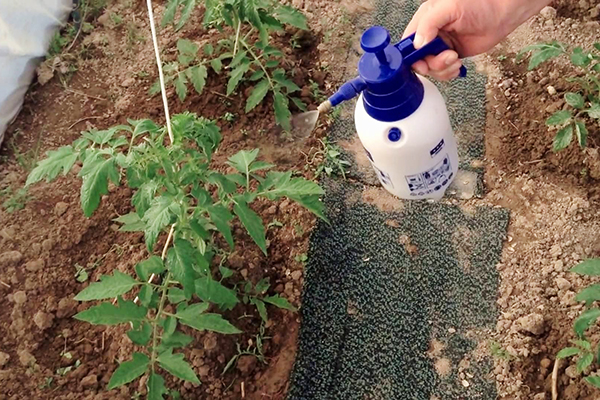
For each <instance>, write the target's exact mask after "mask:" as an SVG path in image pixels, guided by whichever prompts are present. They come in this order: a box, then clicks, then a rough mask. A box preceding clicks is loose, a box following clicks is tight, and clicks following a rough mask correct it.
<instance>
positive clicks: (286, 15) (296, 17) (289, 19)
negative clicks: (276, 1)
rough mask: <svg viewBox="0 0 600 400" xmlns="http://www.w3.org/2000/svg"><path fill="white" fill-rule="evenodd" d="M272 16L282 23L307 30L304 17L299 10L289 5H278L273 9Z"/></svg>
mask: <svg viewBox="0 0 600 400" xmlns="http://www.w3.org/2000/svg"><path fill="white" fill-rule="evenodd" d="M273 16H274V17H275V18H277V19H278V20H279V21H281V22H282V23H284V24H288V25H292V26H294V27H296V28H299V29H303V30H307V29H308V25H307V23H306V17H305V16H304V14H302V13H301V12H300V11H298V10H296V9H295V8H293V7H290V6H279V7H277V8H276V9H275V12H274V13H273Z"/></svg>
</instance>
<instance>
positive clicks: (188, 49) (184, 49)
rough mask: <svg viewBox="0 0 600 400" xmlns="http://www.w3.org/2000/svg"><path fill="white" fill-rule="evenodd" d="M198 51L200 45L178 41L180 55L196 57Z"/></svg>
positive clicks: (184, 40)
mask: <svg viewBox="0 0 600 400" xmlns="http://www.w3.org/2000/svg"><path fill="white" fill-rule="evenodd" d="M198 49H199V47H198V45H197V44H196V43H194V42H192V41H191V40H188V39H179V40H178V41H177V51H179V53H180V54H185V55H189V56H196V54H198Z"/></svg>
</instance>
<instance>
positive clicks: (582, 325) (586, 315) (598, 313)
mask: <svg viewBox="0 0 600 400" xmlns="http://www.w3.org/2000/svg"><path fill="white" fill-rule="evenodd" d="M598 317H600V309H599V308H591V309H589V310H586V311H584V312H583V313H582V314H581V316H580V317H579V318H577V319H576V320H575V323H574V324H573V329H574V330H575V333H576V334H577V336H579V337H583V334H584V333H585V331H586V329H587V328H589V327H590V325H591V324H593V323H594V322H596V320H597V319H598Z"/></svg>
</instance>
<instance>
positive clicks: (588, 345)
mask: <svg viewBox="0 0 600 400" xmlns="http://www.w3.org/2000/svg"><path fill="white" fill-rule="evenodd" d="M571 343H573V344H575V345H577V346H579V347H581V348H582V349H584V350H587V351H592V345H591V343H590V342H588V341H587V340H581V339H577V340H571Z"/></svg>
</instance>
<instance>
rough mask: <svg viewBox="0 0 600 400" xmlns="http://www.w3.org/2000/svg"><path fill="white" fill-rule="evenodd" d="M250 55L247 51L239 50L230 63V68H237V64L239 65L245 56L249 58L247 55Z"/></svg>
mask: <svg viewBox="0 0 600 400" xmlns="http://www.w3.org/2000/svg"><path fill="white" fill-rule="evenodd" d="M247 55H248V53H247V52H246V51H240V52H238V53H237V54H236V55H235V57H233V59H232V60H231V62H230V63H229V68H230V69H231V68H235V66H236V65H238V64H239V63H241V62H242V61H243V60H244V59H245V58H247V57H246V56H247Z"/></svg>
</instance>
